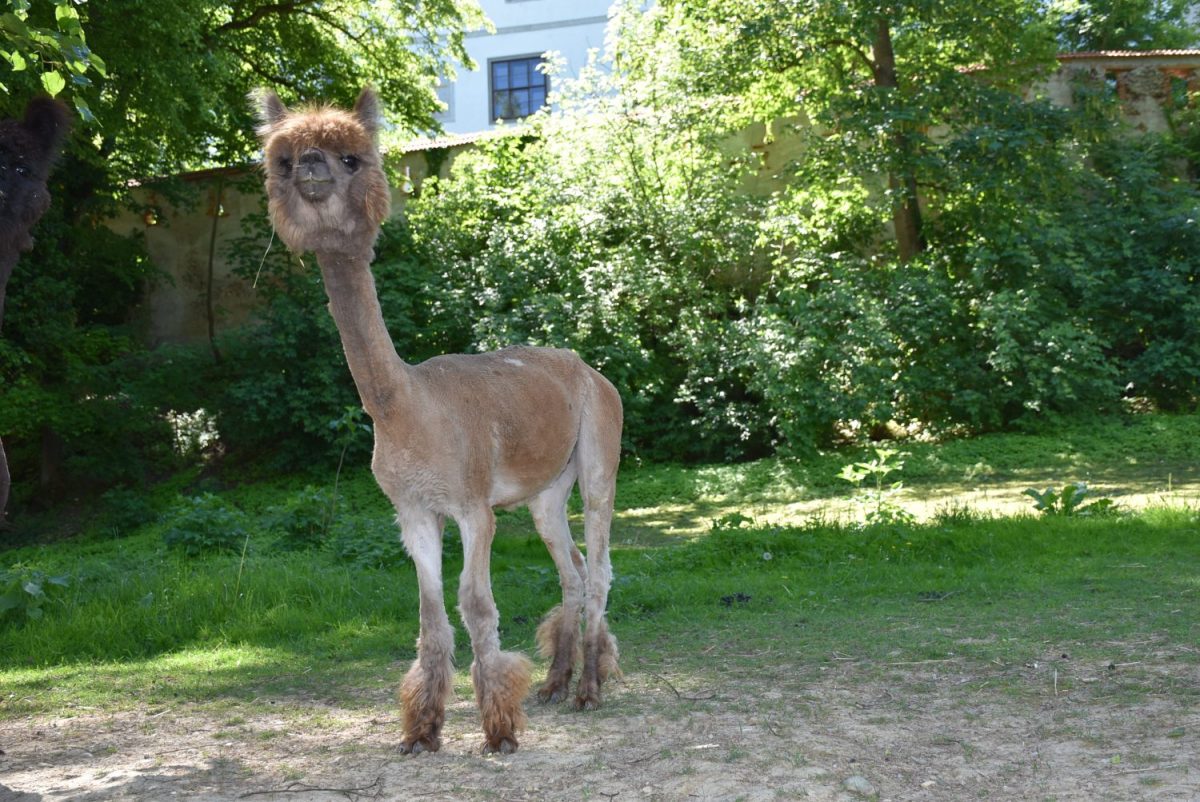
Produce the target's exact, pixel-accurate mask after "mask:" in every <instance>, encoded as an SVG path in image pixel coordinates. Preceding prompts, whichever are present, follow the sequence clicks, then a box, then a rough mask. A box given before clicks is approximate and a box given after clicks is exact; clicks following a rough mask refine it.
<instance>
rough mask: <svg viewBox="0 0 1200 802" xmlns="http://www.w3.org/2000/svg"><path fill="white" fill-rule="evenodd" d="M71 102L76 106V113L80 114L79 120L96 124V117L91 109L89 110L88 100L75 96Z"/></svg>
mask: <svg viewBox="0 0 1200 802" xmlns="http://www.w3.org/2000/svg"><path fill="white" fill-rule="evenodd" d="M71 102H73V103H74V104H75V111H77V112H79V119H81V120H83V121H84V122H86V123H94V122H96V115H95V114H93V113H92V110H91V109H90V108H88V104H87V101H86V100H84V99H83V98H81V97H80V96H79V95H75V96H74V97H73V98H71Z"/></svg>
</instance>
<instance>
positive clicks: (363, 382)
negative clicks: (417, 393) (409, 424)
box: [317, 251, 408, 421]
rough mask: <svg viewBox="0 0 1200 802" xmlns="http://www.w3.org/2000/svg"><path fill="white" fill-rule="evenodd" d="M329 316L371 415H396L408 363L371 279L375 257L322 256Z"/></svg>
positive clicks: (338, 254) (320, 260)
mask: <svg viewBox="0 0 1200 802" xmlns="http://www.w3.org/2000/svg"><path fill="white" fill-rule="evenodd" d="M317 264H319V265H320V267H321V275H322V277H323V278H324V280H325V292H326V294H327V295H328V296H329V312H330V314H331V315H333V322H334V324H335V325H336V326H337V329H338V332H339V333H340V334H341V337H342V348H343V349H344V350H345V352H346V362H347V363H348V364H349V365H350V375H351V376H353V377H354V384H355V386H356V387H357V388H358V395H359V397H360V398H361V399H362V402H363V407H364V408H365V409H366V410H367V414H368V415H370V416H371V418H372V419H373V420H375V421H379V420H380V419H381V418H382V417H383V416H385V415H387V414H388V412H389V411H392V412H394V411H395V406H396V404H397V402H398V401H399V400H400V399H398V398H397V395H399V394H401V393H402V392H403V391H404V389H405V387H406V384H407V381H406V378H407V371H408V365H406V364H405V363H404V362H403V361H402V360H401V359H400V356H399V355H398V354H397V353H396V347H395V346H394V345H393V344H392V338H391V335H389V334H388V330H387V326H386V325H385V324H384V322H383V310H382V308H381V307H380V306H379V296H378V295H377V294H376V292H375V278H374V276H372V275H371V254H370V252H369V251H368V255H366V256H355V255H348V254H343V253H318V254H317Z"/></svg>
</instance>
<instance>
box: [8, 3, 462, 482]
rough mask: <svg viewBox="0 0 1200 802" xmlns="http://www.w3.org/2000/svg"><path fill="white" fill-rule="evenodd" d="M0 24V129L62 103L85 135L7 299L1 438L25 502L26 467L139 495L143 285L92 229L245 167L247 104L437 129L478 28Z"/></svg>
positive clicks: (400, 12)
mask: <svg viewBox="0 0 1200 802" xmlns="http://www.w3.org/2000/svg"><path fill="white" fill-rule="evenodd" d="M6 6H7V9H8V12H7V13H4V14H0V51H3V53H2V55H3V58H2V59H0V86H2V87H3V92H0V116H13V115H14V114H16V113H18V112H19V111H20V110H21V109H22V108H23V107H24V103H25V101H26V100H27V99H28V98H29V97H30V96H32V95H35V94H39V93H44V92H47V91H54V90H55V89H58V90H59V91H60V93H61V94H64V95H69V96H70V97H71V99H72V100H73V101H74V103H75V106H76V108H77V109H78V110H79V112H80V116H81V117H82V118H83V119H81V120H80V124H79V125H77V126H76V127H75V131H74V134H73V136H72V139H71V141H70V143H69V144H68V147H67V149H66V152H65V153H64V156H63V159H62V160H61V162H60V165H59V168H58V169H57V170H56V172H55V173H54V175H53V177H52V186H51V195H52V197H53V198H54V201H55V204H54V206H53V207H52V208H51V210H50V211H49V212H48V213H47V214H46V215H45V216H44V217H43V219H42V221H41V223H40V224H39V230H38V234H37V240H38V244H37V246H36V247H37V250H36V251H35V252H34V253H32V254H31V255H30V256H29V257H28V258H25V259H24V260H23V261H22V262H21V263H20V264H19V265H18V267H17V269H16V273H15V274H14V277H13V280H12V283H11V284H10V286H9V291H8V304H9V311H8V320H7V322H6V328H5V337H4V339H3V340H0V432H2V433H3V434H4V435H5V439H6V443H7V444H8V445H9V446H10V448H9V453H10V457H13V458H14V463H13V465H14V473H17V472H19V473H20V474H21V476H19V478H18V480H17V481H18V482H21V483H22V484H23V485H24V486H25V488H28V487H29V485H30V484H32V483H31V482H30V481H29V480H30V478H31V476H32V475H34V473H35V471H34V466H35V465H37V464H38V461H39V460H40V461H41V466H42V472H43V476H44V477H46V476H50V475H52V474H53V473H54V470H52V469H53V468H54V467H55V464H57V465H58V466H60V467H61V466H66V467H68V468H70V467H71V466H75V467H74V471H73V472H74V473H75V475H76V476H78V475H79V474H80V473H81V472H83V471H94V472H95V473H96V474H103V475H105V476H107V477H109V478H110V479H112V478H116V477H121V478H128V477H131V476H133V477H136V476H137V475H138V473H139V471H142V472H145V468H139V464H138V463H139V462H140V463H142V464H144V463H145V462H146V455H147V454H149V453H151V452H153V451H154V450H155V449H156V448H159V445H160V444H161V436H162V431H161V429H162V418H161V415H157V416H156V413H157V412H161V410H156V409H155V407H154V402H152V401H149V400H147V399H148V398H149V396H147V395H142V396H139V395H137V394H136V393H135V392H134V388H133V385H132V384H131V383H136V382H138V381H140V379H141V378H152V377H145V376H142V377H139V376H138V375H136V373H135V372H131V370H130V369H129V368H128V366H129V365H130V364H136V360H137V359H138V358H140V355H139V354H138V353H137V352H138V351H139V346H138V340H137V338H136V337H135V336H134V333H133V332H132V331H130V330H129V329H128V328H127V327H126V324H127V323H128V322H129V316H130V314H131V312H132V310H135V309H136V308H137V305H138V302H139V300H140V296H141V292H142V288H143V286H144V283H145V282H146V281H147V280H149V279H150V278H151V277H152V276H153V267H152V266H151V265H150V263H149V260H148V259H147V258H146V257H145V254H144V253H142V252H141V249H140V246H139V243H138V242H137V240H136V239H132V240H123V239H121V238H118V237H117V236H116V235H114V234H113V233H112V232H111V231H109V230H108V229H107V228H105V226H104V220H105V219H106V218H107V217H108V216H109V215H110V214H111V213H112V212H113V211H114V209H115V208H116V207H117V205H118V204H120V203H125V202H128V200H129V198H128V194H129V193H128V190H129V188H130V186H131V185H132V184H133V183H134V182H135V181H136V182H139V183H141V184H142V185H145V183H146V182H147V181H152V180H155V179H157V178H159V177H162V176H171V175H174V174H177V173H179V172H181V171H185V170H191V169H196V168H202V167H209V166H223V165H229V164H235V163H244V162H247V161H249V160H250V159H251V158H252V156H253V154H254V152H255V150H256V148H257V145H256V144H255V139H254V127H255V121H254V119H253V117H252V114H251V110H250V104H249V103H248V101H247V99H246V96H247V94H248V92H249V91H250V90H251V89H253V88H255V87H257V86H262V85H269V86H271V87H273V88H275V89H276V90H277V91H278V92H279V93H280V94H282V95H283V96H284V97H285V98H286V99H287V100H288V101H289V102H291V101H296V100H301V99H303V100H310V99H313V100H315V99H326V100H330V101H334V102H345V101H347V100H350V99H352V98H353V97H354V95H355V94H356V93H357V92H358V91H359V90H360V89H361V87H362V86H363V85H365V84H373V85H375V86H376V87H377V88H378V89H379V91H380V94H381V95H382V97H383V99H384V101H385V106H386V107H387V109H388V111H389V113H390V115H391V118H392V119H393V120H394V121H395V122H396V127H397V128H398V129H399V130H400V131H402V132H406V131H413V130H421V129H428V128H431V127H433V126H435V122H434V119H433V114H434V112H436V111H437V110H438V108H439V106H438V101H437V98H436V95H435V92H434V87H435V83H436V80H437V79H438V78H439V77H441V76H446V75H452V74H453V72H454V65H455V64H456V63H462V64H465V63H468V61H469V60H468V58H467V54H466V51H465V49H464V47H463V36H464V32H465V30H466V29H468V28H471V27H477V26H479V25H482V24H483V18H482V15H481V12H480V11H479V9H478V7H477V6H476V5H475V4H474V2H472V0H396V2H377V1H376V0H276V1H272V0H178V2H160V1H159V0H89V1H88V2H82V1H81V0H7V3H6ZM85 31H86V40H85V38H84V32H85ZM96 54H101V55H99V56H97V55H96ZM54 76H58V78H55V77H54ZM60 80H61V82H62V85H61V86H59V82H60ZM85 110H86V113H85ZM160 186H162V187H163V189H164V192H168V191H172V189H175V190H178V185H175V186H174V187H172V185H171V182H169V181H165V182H161V183H160ZM130 352H133V354H132V356H130ZM161 397H163V394H161V393H160V394H159V396H157V397H156V398H161ZM9 435H12V441H11V442H9V441H8V436H9ZM167 442H168V443H169V440H168V441H167ZM39 443H40V445H39ZM167 450H168V452H169V446H168V449H167ZM39 452H40V454H39ZM101 455H107V456H106V457H102V456H101ZM22 480H24V481H23V482H22ZM25 498H28V496H27V495H26V496H25ZM20 499H21V495H20V494H18V500H20Z"/></svg>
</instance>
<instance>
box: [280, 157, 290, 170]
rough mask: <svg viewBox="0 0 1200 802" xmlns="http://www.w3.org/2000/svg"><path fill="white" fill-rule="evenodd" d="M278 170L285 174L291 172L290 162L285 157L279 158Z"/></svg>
mask: <svg viewBox="0 0 1200 802" xmlns="http://www.w3.org/2000/svg"><path fill="white" fill-rule="evenodd" d="M279 169H281V170H283V171H284V172H285V173H290V172H291V171H292V160H291V159H289V158H288V157H287V156H281V157H280V158H279Z"/></svg>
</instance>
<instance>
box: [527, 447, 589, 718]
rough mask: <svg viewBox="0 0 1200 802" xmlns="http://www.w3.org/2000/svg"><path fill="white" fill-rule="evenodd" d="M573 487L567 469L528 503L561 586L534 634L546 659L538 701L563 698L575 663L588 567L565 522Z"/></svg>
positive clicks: (572, 478)
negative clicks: (558, 601)
mask: <svg viewBox="0 0 1200 802" xmlns="http://www.w3.org/2000/svg"><path fill="white" fill-rule="evenodd" d="M574 483H575V473H574V471H573V470H569V471H566V472H564V474H563V476H562V477H561V478H560V479H559V481H557V482H555V484H554V485H552V486H551V487H549V488H547V489H546V490H545V491H543V492H542V494H541V495H539V496H538V497H537V498H535V499H534V500H533V501H531V502H530V504H529V511H530V513H531V514H532V515H533V523H534V525H535V526H536V527H537V531H538V534H539V535H541V537H542V541H543V542H544V543H545V544H546V548H547V549H549V551H550V556H551V557H552V558H553V559H554V565H555V566H556V567H557V568H558V578H559V584H560V585H561V586H562V603H561V604H559V605H557V606H555V607H554V609H552V610H551V611H550V612H549V613H547V615H546V617H545V618H544V619H543V620H542V623H541V626H539V627H538V631H537V642H538V651H539V652H540V653H541V655H542V657H545V658H546V659H547V660H549V661H550V668H549V670H548V671H547V673H546V681H545V683H543V685H542V687H541V688H539V689H538V699H540V700H541V701H543V702H561V701H562V700H563V699H566V698H567V694H568V692H569V691H568V689H569V686H570V684H571V676H572V674H574V672H575V664H576V663H578V662H579V660H580V648H579V620H580V616H581V615H582V613H583V594H584V587H585V582H586V581H587V568H586V567H585V566H584V562H583V555H581V554H580V553H579V549H578V548H577V547H576V546H575V541H574V540H573V539H572V538H571V529H570V526H569V525H568V523H567V497H568V496H569V495H570V493H571V488H572V486H573V485H574Z"/></svg>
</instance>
